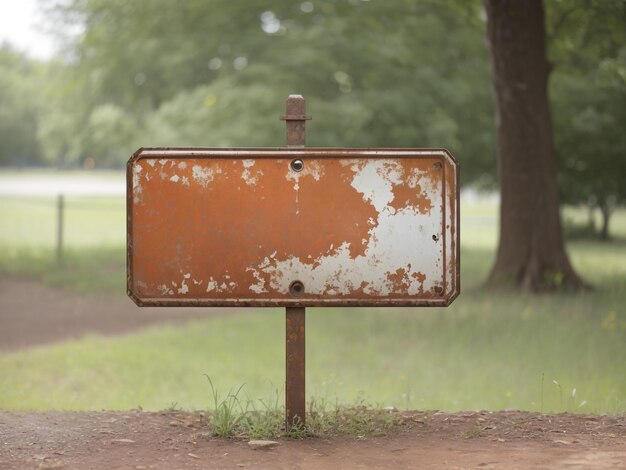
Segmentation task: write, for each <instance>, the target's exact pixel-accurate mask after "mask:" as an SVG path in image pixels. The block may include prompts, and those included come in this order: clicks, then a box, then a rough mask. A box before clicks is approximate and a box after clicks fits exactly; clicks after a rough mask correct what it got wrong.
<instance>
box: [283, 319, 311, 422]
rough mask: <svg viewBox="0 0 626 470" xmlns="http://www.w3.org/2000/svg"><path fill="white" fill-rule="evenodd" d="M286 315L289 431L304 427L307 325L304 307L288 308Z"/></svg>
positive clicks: (286, 398)
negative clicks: (295, 426)
mask: <svg viewBox="0 0 626 470" xmlns="http://www.w3.org/2000/svg"><path fill="white" fill-rule="evenodd" d="M286 310H287V312H286V315H285V320H286V323H285V333H286V348H285V367H286V369H285V418H286V423H285V424H286V427H287V430H289V429H291V427H292V426H294V425H304V424H305V419H306V404H305V388H306V387H305V383H306V377H305V375H306V374H305V370H306V369H305V361H306V347H305V337H306V335H305V332H306V330H305V327H306V325H305V323H306V312H305V308H304V307H287V309H286Z"/></svg>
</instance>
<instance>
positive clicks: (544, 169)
mask: <svg viewBox="0 0 626 470" xmlns="http://www.w3.org/2000/svg"><path fill="white" fill-rule="evenodd" d="M485 9H486V11H487V42H488V46H489V49H490V55H491V65H492V75H493V85H494V91H495V102H496V128H497V153H498V171H499V178H500V185H501V204H500V242H499V245H498V252H497V257H496V262H495V264H494V266H493V268H492V271H491V274H490V277H489V281H488V282H489V284H491V285H504V286H512V287H515V288H518V289H521V290H523V291H532V292H541V291H547V290H556V289H561V288H574V289H579V288H582V287H584V283H583V282H582V280H581V279H580V278H579V277H578V275H577V274H576V273H575V272H574V270H573V268H572V266H571V264H570V261H569V259H568V256H567V253H566V251H565V245H564V242H563V230H562V227H561V220H560V214H559V196H558V188H557V168H556V156H555V152H554V142H553V136H552V122H551V117H550V107H549V104H548V93H547V84H548V75H549V73H550V66H549V63H548V60H547V58H546V37H545V28H544V12H543V5H542V2H541V0H485Z"/></svg>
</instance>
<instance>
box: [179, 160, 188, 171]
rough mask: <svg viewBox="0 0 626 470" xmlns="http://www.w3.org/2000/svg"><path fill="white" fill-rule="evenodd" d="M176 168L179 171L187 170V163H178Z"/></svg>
mask: <svg viewBox="0 0 626 470" xmlns="http://www.w3.org/2000/svg"><path fill="white" fill-rule="evenodd" d="M178 168H179V169H180V170H184V169H185V168H187V163H186V162H180V163H179V164H178Z"/></svg>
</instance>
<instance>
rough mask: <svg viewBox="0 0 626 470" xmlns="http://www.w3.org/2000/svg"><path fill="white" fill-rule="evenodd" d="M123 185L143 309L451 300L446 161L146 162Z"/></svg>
mask: <svg viewBox="0 0 626 470" xmlns="http://www.w3.org/2000/svg"><path fill="white" fill-rule="evenodd" d="M368 152H369V153H368ZM294 158H299V159H301V160H302V161H303V163H304V166H303V168H302V169H301V171H295V170H294V169H293V168H292V166H291V162H292V161H293V159H294ZM128 180H129V194H128V200H129V203H128V212H129V292H130V293H131V296H133V298H134V299H135V300H136V301H137V302H138V303H143V304H151V305H157V304H158V305H160V304H166V305H180V304H195V305H235V304H244V305H302V306H305V305H327V304H329V303H333V302H335V303H342V304H351V305H384V304H390V305H391V304H393V305H396V304H402V305H418V304H419V305H429V304H432V305H441V304H446V303H448V302H449V301H451V299H452V298H454V297H455V296H456V295H457V293H458V253H457V251H458V242H457V240H458V233H457V227H458V225H457V224H458V222H457V221H458V199H457V198H458V191H457V185H458V172H457V167H456V163H455V162H454V160H453V159H452V158H451V157H450V156H449V154H447V152H445V151H437V150H434V151H426V150H413V151H411V150H403V151H398V150H388V151H385V150H380V151H363V150H346V149H306V150H282V149H281V150H270V149H259V150H256V149H249V150H245V149H241V150H238V149H232V150H223V149H195V150H194V149H145V150H142V151H139V152H138V153H137V154H136V155H135V156H134V157H133V159H131V161H130V162H129V167H128ZM295 281H298V283H299V284H300V285H301V287H302V290H301V291H298V292H297V295H294V294H296V292H295V291H293V290H290V286H292V285H293V283H294V282H295ZM298 288H299V289H300V286H299V287H298Z"/></svg>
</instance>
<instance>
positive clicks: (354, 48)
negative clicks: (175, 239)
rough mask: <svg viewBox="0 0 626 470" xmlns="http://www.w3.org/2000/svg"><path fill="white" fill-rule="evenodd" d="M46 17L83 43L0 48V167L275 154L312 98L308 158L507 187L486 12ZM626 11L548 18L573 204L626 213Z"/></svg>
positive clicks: (565, 189) (114, 9) (163, 3)
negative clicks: (317, 150)
mask: <svg viewBox="0 0 626 470" xmlns="http://www.w3.org/2000/svg"><path fill="white" fill-rule="evenodd" d="M40 3H41V4H42V5H43V6H44V7H45V8H46V11H47V12H48V17H49V18H50V19H51V21H52V24H53V25H54V28H53V29H54V30H55V32H56V34H57V35H59V36H62V35H63V32H64V31H71V32H72V34H71V35H69V34H68V35H67V37H66V38H65V44H66V48H65V49H64V53H63V55H62V56H61V57H59V58H58V59H55V60H54V61H51V62H49V63H40V62H37V61H33V60H29V59H27V58H25V57H24V56H23V55H22V54H20V53H18V52H16V51H13V50H11V49H10V48H9V47H8V46H4V47H3V48H2V50H0V65H1V66H2V69H3V74H2V77H0V102H1V103H2V108H1V109H0V137H2V138H0V163H2V164H16V162H17V163H20V162H21V163H36V162H44V161H47V162H50V163H53V164H57V165H77V164H80V163H81V162H82V161H83V160H84V159H86V158H88V157H89V158H92V159H94V160H95V161H96V164H97V166H109V167H112V166H121V165H123V163H124V162H125V161H126V159H127V158H128V155H129V154H130V153H132V151H133V150H134V149H135V148H137V147H140V146H154V145H169V146H174V145H183V146H184V145H192V146H195V145H197V146H200V145H201V146H278V145H282V142H283V125H282V123H281V122H280V121H278V119H277V115H278V114H279V113H280V109H281V107H282V103H283V101H284V99H285V97H286V96H287V95H288V94H290V93H301V94H303V95H304V96H305V97H306V98H307V101H308V109H309V112H310V114H312V115H313V121H312V122H311V124H310V125H309V126H308V127H309V132H308V145H311V146H353V147H370V146H371V147H446V148H448V149H449V150H451V151H452V152H453V154H454V155H455V156H457V157H458V158H459V160H460V161H461V163H462V167H463V171H462V178H463V182H464V184H467V183H471V184H476V185H479V186H487V187H493V185H494V184H495V182H496V180H497V176H496V175H497V171H496V163H495V140H494V128H493V106H492V89H491V83H490V76H489V61H488V55H487V50H486V48H485V41H484V31H485V18H486V17H485V12H484V9H483V7H482V5H481V3H480V2H479V1H477V0H474V1H470V2H465V1H461V0H451V1H448V2H439V1H436V0H401V1H397V2H379V1H365V0H304V1H301V2H300V1H299V2H286V1H284V0H266V1H264V2H258V1H249V2H248V1H246V2H244V1H231V0H180V1H176V2H172V1H169V0H134V1H125V0H40ZM624 5H625V4H624V2H623V1H621V0H572V1H568V2H558V1H553V0H550V1H547V2H546V5H545V6H546V31H547V40H548V46H549V60H550V61H551V63H552V65H553V70H552V73H551V78H550V99H551V103H552V109H553V120H554V123H555V141H556V149H557V155H558V157H559V162H560V168H561V171H560V173H559V178H560V184H561V191H562V194H563V196H564V197H565V200H566V201H568V202H570V203H579V202H589V201H590V200H592V199H593V200H596V201H604V200H607V201H611V203H612V204H615V203H619V202H621V201H623V200H624V196H623V194H622V193H620V191H623V188H624V187H625V185H624V184H623V178H624V176H623V175H624V172H623V163H622V169H620V170H619V171H618V169H616V165H619V163H620V161H621V162H623V161H624V158H623V151H624V148H625V145H624V134H623V132H622V131H621V127H622V126H623V122H624V109H626V106H624V104H625V103H624V100H625V95H626V92H625V89H626V86H625V84H624V80H625V77H626V72H625V70H626V66H625V64H626V52H625V51H626V39H625V37H624V35H625V30H624V28H623V24H624V20H625V19H626V13H625V6H624ZM77 32H78V33H77ZM598 155H601V156H598ZM599 162H603V163H602V164H599Z"/></svg>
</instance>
